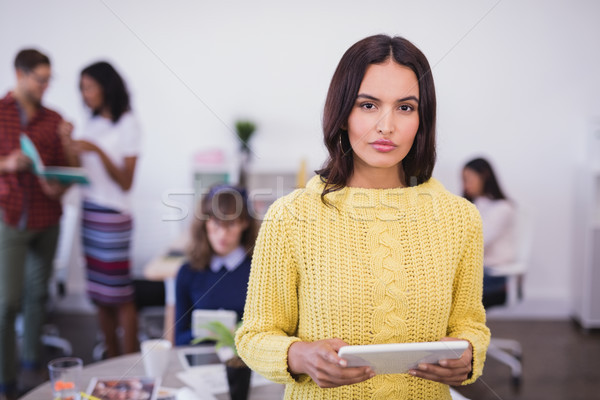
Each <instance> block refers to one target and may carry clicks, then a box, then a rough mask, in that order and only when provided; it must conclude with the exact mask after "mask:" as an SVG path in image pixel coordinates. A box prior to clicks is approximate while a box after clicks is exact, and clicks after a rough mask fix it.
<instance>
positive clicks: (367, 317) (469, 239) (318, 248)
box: [236, 177, 489, 399]
mask: <svg viewBox="0 0 600 400" xmlns="http://www.w3.org/2000/svg"><path fill="white" fill-rule="evenodd" d="M322 185H323V184H322V182H321V180H320V177H315V178H313V179H312V180H311V181H310V182H309V184H308V185H307V188H306V189H304V190H297V191H295V192H293V193H291V194H290V195H288V196H285V197H283V198H281V199H279V200H278V201H277V202H276V203H274V204H273V205H272V206H271V208H270V209H269V212H268V213H267V215H266V217H265V221H264V222H263V225H262V226H261V230H260V233H259V237H258V240H257V244H256V248H255V251H254V256H253V260H252V271H251V274H250V282H249V287H248V299H247V301H246V308H245V312H244V323H243V325H242V327H241V329H240V330H238V333H237V336H236V343H237V346H238V351H239V353H240V355H241V356H242V358H243V359H244V360H245V361H246V363H247V364H248V365H249V366H250V367H251V368H252V369H254V370H255V371H257V372H259V373H261V374H263V375H264V376H266V377H267V378H269V379H271V380H274V381H276V382H281V383H285V384H287V388H286V397H285V398H286V399H450V394H449V389H448V387H447V386H446V385H443V384H439V383H436V382H432V381H428V380H424V379H420V378H415V377H412V376H410V375H408V374H389V375H386V374H381V375H376V376H375V377H374V378H372V379H369V380H367V381H365V382H362V383H359V384H355V385H349V386H342V387H338V388H333V389H321V388H319V387H318V386H317V385H316V384H315V383H314V382H313V381H312V379H310V377H308V376H300V377H293V376H292V375H290V373H289V371H288V367H287V352H288V349H289V346H290V345H291V344H292V343H294V342H295V341H300V340H302V341H316V340H321V339H329V338H335V337H337V338H340V339H342V340H344V341H345V342H347V343H348V344H350V345H358V344H376V343H403V342H425V341H438V340H440V339H441V338H443V337H445V336H452V337H458V338H461V339H466V340H468V341H469V342H470V343H471V344H472V345H473V348H474V352H473V374H472V377H471V378H470V379H469V380H468V381H466V382H465V383H470V382H472V381H474V380H475V379H476V378H477V377H478V376H479V375H480V374H481V371H482V368H483V362H484V359H485V351H486V349H487V345H488V342H489V330H488V329H487V327H486V326H485V311H484V309H483V306H482V304H481V291H482V275H483V270H482V252H483V250H482V247H483V243H482V242H483V240H482V232H481V220H480V218H479V214H478V213H477V210H476V209H475V207H474V206H473V205H472V204H471V203H469V202H467V201H466V200H464V199H462V198H459V197H457V196H454V195H452V194H451V193H449V192H448V191H446V190H445V189H444V188H443V186H442V185H441V184H440V183H439V182H437V181H436V180H435V179H430V180H429V181H427V182H425V183H424V184H421V185H418V186H415V187H411V188H399V189H359V188H344V189H342V190H340V191H337V192H333V193H331V194H328V195H327V198H328V200H329V201H330V203H331V206H327V205H325V204H323V203H322V202H321V199H320V195H321V191H322V188H323V186H322Z"/></svg>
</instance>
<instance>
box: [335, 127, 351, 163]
mask: <svg viewBox="0 0 600 400" xmlns="http://www.w3.org/2000/svg"><path fill="white" fill-rule="evenodd" d="M343 134H344V132H342V133H340V136H338V143H339V145H340V151H341V152H342V157H345V156H347V155H348V154H349V153H350V151H352V147H350V149H349V150H344V145H343V144H342V135H343Z"/></svg>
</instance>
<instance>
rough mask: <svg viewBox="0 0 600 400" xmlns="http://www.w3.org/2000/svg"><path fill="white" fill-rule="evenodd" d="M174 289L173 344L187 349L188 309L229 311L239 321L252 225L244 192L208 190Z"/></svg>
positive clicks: (221, 188) (253, 237)
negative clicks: (234, 313) (235, 314)
mask: <svg viewBox="0 0 600 400" xmlns="http://www.w3.org/2000/svg"><path fill="white" fill-rule="evenodd" d="M200 211H201V214H200V215H197V216H196V220H195V222H194V224H193V226H192V235H191V242H192V243H191V245H190V248H189V252H188V262H186V263H185V264H184V265H183V266H182V267H181V268H180V269H179V272H178V274H177V280H176V284H175V344H176V345H189V344H190V342H191V340H192V339H193V337H192V311H193V310H194V309H209V310H217V309H226V310H233V311H235V312H236V313H237V315H238V318H239V319H241V317H242V313H243V311H244V304H245V301H246V289H247V287H248V277H249V275H250V259H251V256H252V249H253V247H254V241H255V240H256V234H257V223H256V220H255V219H254V218H252V217H251V216H250V213H249V210H248V197H247V195H246V191H245V190H244V189H241V188H238V187H235V186H230V185H217V186H213V187H212V188H211V190H210V191H209V193H208V194H207V195H206V196H204V198H203V199H202V202H201V204H200Z"/></svg>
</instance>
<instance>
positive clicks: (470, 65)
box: [0, 0, 600, 311]
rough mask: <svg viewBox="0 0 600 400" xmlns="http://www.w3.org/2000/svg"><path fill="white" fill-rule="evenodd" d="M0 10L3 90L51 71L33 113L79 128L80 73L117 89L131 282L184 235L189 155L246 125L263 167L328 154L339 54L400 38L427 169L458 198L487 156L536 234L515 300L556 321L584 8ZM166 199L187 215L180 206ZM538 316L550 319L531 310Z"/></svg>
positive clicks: (579, 126)
mask: <svg viewBox="0 0 600 400" xmlns="http://www.w3.org/2000/svg"><path fill="white" fill-rule="evenodd" d="M282 3H283V2H277V1H253V2H243V1H221V2H208V1H197V0H196V1H191V0H189V1H169V2H167V1H157V0H155V1H142V0H139V1H133V0H129V1H117V0H101V1H91V0H88V1H81V0H55V1H52V2H43V1H32V0H20V1H18V2H16V1H7V0H0V37H2V40H1V41H0V91H5V90H8V89H10V88H11V87H12V85H13V82H14V73H13V68H12V62H13V58H14V55H15V54H16V52H17V51H18V50H19V49H21V48H23V47H25V46H35V47H38V48H40V49H42V50H43V51H46V52H47V53H48V54H49V55H50V56H51V58H52V62H53V69H54V75H55V79H54V80H53V82H52V85H51V87H50V89H49V91H48V93H47V98H46V99H47V101H46V103H47V104H48V105H49V106H52V107H54V108H56V109H57V110H59V111H60V112H61V113H62V114H63V115H64V116H65V118H67V119H70V120H72V121H74V122H75V123H76V125H78V126H81V123H82V121H83V118H84V110H83V107H82V105H81V100H80V96H79V93H78V91H77V77H78V73H79V71H80V70H81V68H82V67H84V66H85V65H87V64H89V63H90V62H93V61H96V60H100V59H105V60H108V61H111V62H113V63H114V64H115V66H116V67H117V69H118V70H119V71H121V72H122V73H123V75H124V76H125V78H126V80H127V82H128V84H129V87H130V90H131V92H132V94H133V105H134V108H135V111H136V113H137V115H138V117H139V119H140V122H141V125H142V127H143V130H144V133H145V139H144V140H145V141H144V146H143V156H142V158H141V159H140V163H139V170H138V174H137V177H136V183H135V187H134V189H133V197H134V202H135V205H136V212H135V217H136V227H137V231H136V235H135V253H134V261H135V266H136V269H137V271H138V272H139V271H140V268H141V266H142V265H143V264H144V263H145V262H146V261H148V260H149V259H150V258H151V257H153V256H155V255H157V254H158V253H160V251H161V250H162V249H163V248H164V246H166V245H167V243H168V242H169V241H170V240H172V239H173V237H174V236H175V235H176V234H177V232H178V231H179V230H180V229H182V227H183V226H185V224H186V223H187V222H186V221H183V222H173V221H168V222H167V221H163V219H164V218H163V217H164V215H171V216H172V215H173V214H174V213H175V214H176V213H177V210H175V209H173V208H169V207H166V206H165V205H164V204H163V202H162V200H163V198H164V196H165V195H166V194H167V193H169V192H173V193H174V192H181V191H185V190H187V189H190V188H191V187H192V185H191V179H192V176H191V158H192V155H193V154H194V152H196V151H197V150H199V149H202V148H210V147H214V148H223V149H226V150H227V151H229V152H230V153H233V152H234V151H235V148H236V146H237V143H236V140H235V136H234V134H233V133H232V129H231V127H232V125H233V121H234V120H235V119H236V118H238V117H247V118H251V119H253V120H255V121H256V122H257V124H258V131H257V134H256V137H255V138H254V139H253V141H252V149H253V152H254V162H255V163H256V164H258V165H259V166H264V167H273V168H288V169H290V168H291V169H293V168H295V167H296V166H297V165H298V163H299V161H300V159H301V158H303V157H306V158H307V159H308V160H309V164H310V166H311V167H313V168H316V167H318V166H319V165H320V163H321V162H322V160H323V159H324V157H325V152H324V149H323V146H322V144H321V132H320V118H321V112H322V106H323V102H324V97H325V94H326V90H327V86H328V83H329V79H330V78H331V75H332V73H333V70H334V68H335V66H336V64H337V62H338V60H339V58H340V57H341V55H342V54H343V52H344V51H345V50H346V49H347V48H348V47H349V46H350V45H351V44H352V43H354V42H355V41H357V40H358V39H360V38H362V37H365V36H367V35H370V34H374V33H387V34H394V35H396V34H397V35H402V36H405V37H407V38H409V39H410V40H412V41H413V42H414V43H415V44H416V45H417V46H419V47H420V48H421V49H422V50H423V52H424V53H425V54H426V55H427V56H428V58H429V60H430V63H431V65H432V67H433V71H434V77H435V80H436V85H437V91H438V104H439V108H438V116H439V118H438V132H439V158H438V164H437V167H436V170H435V176H436V177H438V178H439V179H440V180H441V181H442V182H443V183H444V184H445V185H446V186H447V187H448V188H449V189H450V190H452V191H454V192H455V193H459V191H460V182H459V173H460V167H461V165H462V163H464V162H465V161H466V160H468V159H469V158H470V157H472V156H474V155H485V156H487V157H489V158H490V159H491V160H492V161H493V163H494V165H495V166H496V169H497V172H498V174H499V175H500V177H501V181H502V183H503V184H504V186H505V189H506V191H507V192H508V194H509V195H510V196H511V197H512V198H514V199H515V200H516V201H517V202H518V203H519V204H522V205H523V206H524V207H525V208H527V209H528V210H530V211H531V213H532V214H533V216H534V221H535V224H536V225H535V238H534V249H533V260H532V264H531V270H530V271H529V274H528V279H527V286H526V291H527V295H528V296H529V297H530V298H532V299H534V300H540V304H543V306H542V307H545V306H544V304H545V305H548V307H549V306H550V305H551V304H553V305H554V306H553V307H556V305H557V304H558V308H559V309H560V307H563V308H562V309H566V307H567V304H568V298H569V285H568V282H569V280H570V262H571V257H570V235H571V231H572V226H571V214H572V210H571V207H572V204H573V198H574V196H575V193H573V191H572V189H573V187H572V184H571V178H572V174H573V171H574V169H575V165H576V164H578V163H580V162H581V159H582V157H583V155H584V154H585V152H584V149H583V147H584V142H585V136H586V135H587V129H588V128H587V127H588V125H587V121H588V120H589V119H590V118H592V117H593V116H594V115H598V114H600V111H599V110H600V96H599V95H598V93H600V74H599V73H598V66H599V65H600V51H599V50H598V45H597V43H598V40H599V39H600V25H599V24H597V21H595V19H596V17H597V16H598V15H600V3H598V2H595V1H591V0H590V1H584V0H577V1H566V0H564V1H556V0H555V1H539V0H538V1H515V0H503V1H497V0H492V1H490V0H485V1H475V0H472V1H464V0H463V1H454V2H445V1H441V0H440V1H429V2H408V1H398V0H393V1H392V0H389V1H380V2H370V3H369V2H367V3H365V2H353V4H348V3H349V2H347V1H330V2H321V1H302V2H300V1H296V2H293V3H291V4H290V5H286V4H282ZM172 198H173V199H177V200H178V201H179V200H181V201H184V202H187V203H188V204H190V202H191V198H190V197H189V196H187V197H186V196H183V195H180V196H175V197H172ZM542 311H548V310H542Z"/></svg>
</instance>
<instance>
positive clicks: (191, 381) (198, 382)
mask: <svg viewBox="0 0 600 400" xmlns="http://www.w3.org/2000/svg"><path fill="white" fill-rule="evenodd" d="M177 378H179V379H180V380H181V381H182V382H183V383H185V384H186V385H187V386H188V387H190V388H191V389H193V390H194V392H195V393H196V394H207V393H210V394H219V393H227V392H229V385H228V384H227V376H226V373H225V365H223V364H212V365H202V366H198V367H193V368H190V369H186V370H185V371H182V372H179V373H178V374H177ZM271 383H272V382H271V381H269V380H268V379H266V378H265V377H263V376H262V375H260V374H258V373H256V372H254V371H252V378H251V380H250V386H252V387H254V386H262V385H268V384H271ZM212 398H214V397H212ZM198 399H201V400H208V399H209V398H208V397H207V398H204V397H202V398H200V397H199V398H198ZM177 400H179V398H177ZM194 400H195V399H194ZM211 400H212V399H211Z"/></svg>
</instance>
